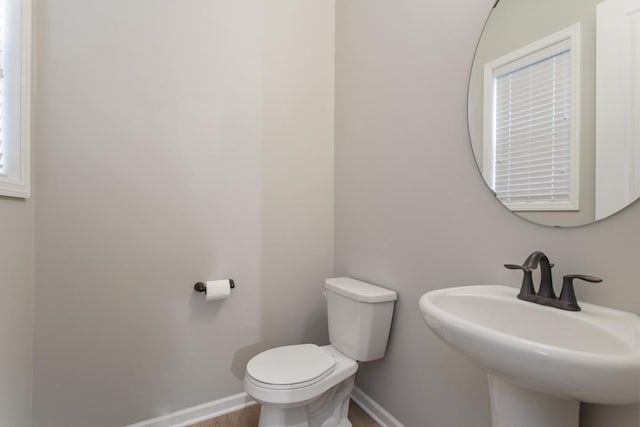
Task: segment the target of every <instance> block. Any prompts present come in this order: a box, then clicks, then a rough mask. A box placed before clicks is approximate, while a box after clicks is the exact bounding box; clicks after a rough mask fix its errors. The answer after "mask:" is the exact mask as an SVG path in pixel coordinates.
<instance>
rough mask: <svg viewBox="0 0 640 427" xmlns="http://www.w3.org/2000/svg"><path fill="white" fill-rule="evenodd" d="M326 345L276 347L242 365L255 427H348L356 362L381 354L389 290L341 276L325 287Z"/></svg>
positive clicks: (393, 296) (386, 328)
mask: <svg viewBox="0 0 640 427" xmlns="http://www.w3.org/2000/svg"><path fill="white" fill-rule="evenodd" d="M325 291H326V296H327V310H328V320H329V340H330V342H331V345H326V346H322V347H319V346H317V345H315V344H300V345H290V346H284V347H276V348H273V349H270V350H266V351H264V352H262V353H260V354H258V355H256V356H255V357H253V358H252V359H251V360H250V361H249V363H248V364H247V370H246V373H245V377H244V388H245V391H246V392H247V393H248V394H249V395H250V396H251V397H252V398H253V399H255V400H256V401H257V402H258V403H260V404H261V405H262V409H261V412H260V423H259V427H276V426H278V427H349V426H351V423H350V422H349V420H348V418H347V415H348V410H349V399H350V396H351V391H352V390H353V387H354V384H355V375H356V371H357V370H358V361H369V360H375V359H379V358H381V357H383V356H384V352H385V349H386V345H387V341H388V336H389V329H390V326H391V317H392V314H393V306H394V302H395V300H396V298H397V296H396V293H395V292H394V291H390V290H388V289H385V288H381V287H379V286H375V285H371V284H368V283H364V282H361V281H358V280H354V279H351V278H347V277H341V278H333V279H327V281H326V286H325Z"/></svg>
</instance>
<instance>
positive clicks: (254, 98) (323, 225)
mask: <svg viewBox="0 0 640 427" xmlns="http://www.w3.org/2000/svg"><path fill="white" fill-rule="evenodd" d="M36 22H37V24H36V25H35V28H36V29H37V30H36V35H35V37H36V41H37V43H38V48H39V50H38V64H37V79H36V86H37V98H36V101H35V102H36V109H37V113H38V121H37V140H36V146H37V150H36V154H37V161H36V164H35V168H34V170H35V177H36V180H35V185H36V188H37V190H38V194H37V206H36V213H35V214H36V248H37V250H36V262H37V273H36V282H37V291H38V292H37V298H36V307H37V309H36V312H37V313H36V331H37V332H36V341H35V342H36V344H35V350H36V352H35V353H36V358H35V390H36V393H35V403H34V404H35V412H34V414H35V415H34V416H35V425H36V426H37V427H43V426H47V427H59V426H64V427H70V426H74V427H86V426H91V427H103V426H104V427H107V426H109V427H113V426H117V425H124V424H128V423H132V422H136V421H141V420H144V419H148V418H151V417H154V416H158V415H161V414H164V413H168V412H172V411H176V410H179V409H182V408H185V407H189V406H192V405H196V404H200V403H203V402H208V401H211V400H214V399H217V398H221V397H226V396H229V395H231V394H233V393H237V392H240V391H242V377H243V375H244V367H245V364H246V362H247V361H248V359H249V358H250V357H252V356H253V355H254V354H256V353H258V352H259V351H261V350H263V349H265V348H267V347H270V346H274V345H280V344H285V343H288V344H293V343H298V342H304V341H311V342H318V343H325V342H326V341H327V337H326V319H325V313H324V311H325V310H324V299H323V298H322V296H321V292H322V289H323V284H324V278H326V277H329V276H330V275H331V274H332V271H333V200H334V196H333V175H334V173H333V133H334V130H333V120H334V112H333V108H334V96H333V93H334V92H333V75H334V33H335V32H334V3H333V1H316V0H275V1H274V0H269V1H268V2H267V1H264V0H215V1H212V0H189V1H173V0H140V1H135V2H132V1H127V0H118V1H99V0H51V1H46V2H39V3H38V10H37V16H36ZM225 277H231V278H233V279H235V280H236V284H237V288H236V289H235V290H234V291H233V294H232V296H231V297H230V298H229V299H228V300H225V301H222V302H209V303H205V302H204V301H203V300H202V299H201V298H199V297H198V296H197V295H195V294H194V292H193V291H192V287H193V284H194V283H195V282H196V281H199V280H207V279H214V278H225Z"/></svg>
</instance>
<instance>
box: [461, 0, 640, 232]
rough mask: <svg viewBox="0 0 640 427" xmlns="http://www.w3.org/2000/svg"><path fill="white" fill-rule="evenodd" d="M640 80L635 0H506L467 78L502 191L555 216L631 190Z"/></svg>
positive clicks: (638, 176)
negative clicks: (469, 76)
mask: <svg viewBox="0 0 640 427" xmlns="http://www.w3.org/2000/svg"><path fill="white" fill-rule="evenodd" d="M596 28H597V31H596ZM596 46H597V48H598V49H596ZM639 80H640V0H500V1H499V2H498V3H497V4H496V6H495V8H494V10H493V11H492V13H491V15H490V16H489V19H488V20H487V24H486V26H485V29H484V31H483V33H482V37H481V38H480V41H479V43H478V48H477V51H476V55H475V58H474V64H473V68H472V72H471V78H470V83H469V133H470V136H471V144H472V149H473V151H474V154H475V157H476V161H477V163H478V167H479V169H480V171H481V173H482V175H483V177H484V179H485V181H486V183H487V185H488V186H489V187H490V188H491V189H492V191H493V192H494V193H495V195H496V197H497V198H498V199H499V200H500V201H501V202H502V203H503V204H504V205H505V206H506V207H507V208H509V209H510V210H512V211H513V212H515V213H516V214H518V215H520V216H522V217H523V218H525V219H528V220H530V221H533V222H536V223H540V224H545V225H552V226H575V225H582V224H588V223H591V222H593V221H597V220H599V219H602V218H604V217H607V216H609V215H611V214H613V213H615V212H617V211H618V210H620V209H622V208H624V207H626V206H627V205H629V204H630V203H632V202H633V201H634V200H636V199H637V198H638V195H640V120H637V119H636V116H638V115H639V114H640V85H639V84H636V82H637V81H639ZM596 95H597V96H596ZM596 100H597V102H596ZM636 147H638V148H637V149H636ZM636 163H637V164H638V166H639V168H638V173H636V168H635V164H636ZM636 189H637V190H636Z"/></svg>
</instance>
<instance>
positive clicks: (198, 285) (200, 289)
mask: <svg viewBox="0 0 640 427" xmlns="http://www.w3.org/2000/svg"><path fill="white" fill-rule="evenodd" d="M228 280H229V287H230V288H231V289H234V288H235V287H236V284H235V282H234V281H233V279H228ZM193 290H194V291H196V292H201V293H202V292H207V284H206V283H204V282H198V283H196V284H195V285H193Z"/></svg>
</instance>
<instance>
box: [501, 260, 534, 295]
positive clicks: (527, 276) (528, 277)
mask: <svg viewBox="0 0 640 427" xmlns="http://www.w3.org/2000/svg"><path fill="white" fill-rule="evenodd" d="M504 266H505V267H506V268H508V269H509V270H522V271H523V272H524V276H523V277H522V285H520V293H519V294H518V298H520V299H521V300H525V301H532V300H534V299H535V297H536V290H535V289H534V288H533V278H532V273H531V269H530V268H528V267H525V266H524V265H517V264H505V265H504Z"/></svg>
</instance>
